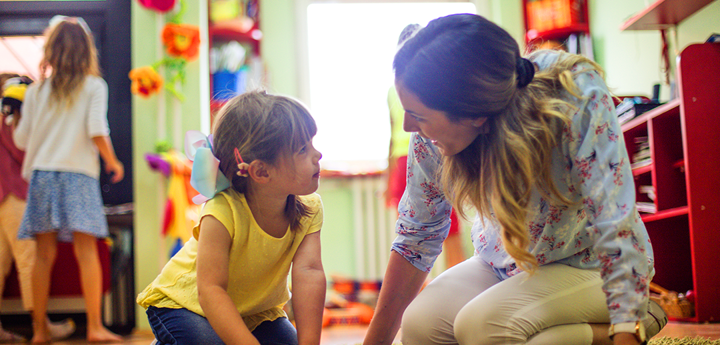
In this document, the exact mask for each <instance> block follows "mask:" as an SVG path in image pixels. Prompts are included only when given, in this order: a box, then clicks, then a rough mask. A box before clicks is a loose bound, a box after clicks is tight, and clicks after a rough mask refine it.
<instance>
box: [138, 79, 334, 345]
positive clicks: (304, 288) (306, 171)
mask: <svg viewBox="0 0 720 345" xmlns="http://www.w3.org/2000/svg"><path fill="white" fill-rule="evenodd" d="M315 132H316V127H315V121H314V120H313V118H312V117H311V116H310V114H309V113H308V111H307V110H306V109H305V108H304V107H303V106H302V105H301V104H300V103H298V102H297V101H295V100H293V99H290V98H287V97H282V96H275V95H268V94H266V93H265V92H257V91H256V92H249V93H245V94H242V95H240V96H237V97H235V98H233V99H232V100H230V101H229V102H228V104H227V105H226V106H224V107H223V109H222V110H221V111H220V113H219V114H218V115H217V118H216V119H215V128H214V130H213V134H212V135H211V138H205V137H204V136H202V135H201V134H200V133H197V132H195V133H197V134H198V135H200V136H202V137H201V138H199V140H193V139H191V138H190V136H191V134H192V133H188V138H186V143H185V151H186V154H188V156H189V157H191V159H193V158H192V156H193V155H194V162H193V172H192V176H191V183H192V185H193V187H195V189H197V190H198V191H199V192H200V193H201V194H202V195H203V196H205V197H207V198H210V200H209V201H207V203H206V204H205V205H204V207H203V210H202V213H201V216H200V222H199V224H198V225H196V226H195V227H194V228H193V237H192V238H191V239H190V240H189V241H188V242H187V243H185V245H184V247H183V248H182V249H181V250H180V251H179V252H178V253H177V254H176V255H175V256H174V257H173V258H172V259H171V260H170V262H168V264H167V265H165V267H164V268H163V270H162V272H161V273H160V275H159V276H158V277H157V278H156V279H155V280H154V281H153V282H152V283H151V284H150V285H149V286H148V287H147V288H145V290H144V291H143V292H141V293H140V295H139V296H138V298H137V301H138V303H139V304H140V305H141V306H143V307H145V308H147V315H148V320H149V322H150V326H151V327H152V329H153V333H154V334H155V337H156V339H157V343H158V344H200V343H202V344H223V343H226V344H319V343H320V333H321V328H322V314H323V304H324V302H325V289H326V278H325V273H324V271H323V266H322V262H321V258H320V228H321V226H322V222H323V212H322V211H323V208H322V202H321V200H320V196H318V195H317V194H314V192H315V191H316V190H317V188H318V179H319V175H320V166H319V160H320V158H321V157H322V155H321V154H320V152H318V151H317V150H316V149H315V148H314V147H313V144H312V138H313V136H314V135H315ZM198 146H200V148H198V149H197V153H196V154H193V153H192V152H191V151H193V150H194V148H195V147H198ZM210 163H214V164H210ZM218 169H219V170H218ZM216 177H217V178H216ZM291 266H292V287H293V301H292V303H293V312H294V315H295V321H296V324H297V331H296V329H295V328H294V327H293V325H292V323H290V321H288V319H287V316H286V314H285V312H284V311H283V309H282V308H283V305H284V304H285V303H287V302H288V301H289V299H290V294H289V290H288V279H287V278H288V274H289V273H290V267H291Z"/></svg>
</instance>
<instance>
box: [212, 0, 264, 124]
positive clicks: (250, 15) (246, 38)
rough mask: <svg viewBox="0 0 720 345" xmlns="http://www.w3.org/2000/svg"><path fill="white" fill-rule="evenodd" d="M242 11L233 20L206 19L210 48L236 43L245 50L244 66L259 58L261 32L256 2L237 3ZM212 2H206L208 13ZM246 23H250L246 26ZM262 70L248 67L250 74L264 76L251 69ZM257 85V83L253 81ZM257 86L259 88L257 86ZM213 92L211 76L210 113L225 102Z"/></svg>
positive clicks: (251, 0) (253, 0)
mask: <svg viewBox="0 0 720 345" xmlns="http://www.w3.org/2000/svg"><path fill="white" fill-rule="evenodd" d="M239 2H240V4H241V6H243V9H242V11H241V12H242V16H241V17H239V18H236V19H233V20H228V21H222V22H213V21H212V20H211V19H208V42H209V44H208V45H209V46H210V47H214V46H215V47H217V46H220V45H222V44H224V43H227V42H230V41H236V42H238V43H240V44H242V45H243V46H244V47H245V48H246V49H247V54H246V61H247V62H246V64H251V61H252V60H253V58H259V57H260V56H261V54H260V42H261V40H262V36H263V34H262V31H260V21H259V5H258V0H243V1H239ZM210 6H212V1H208V9H209V10H208V12H210V11H211V10H210ZM248 23H250V24H249V25H248ZM257 68H262V67H261V66H250V69H251V71H250V73H251V74H255V75H257V74H258V73H259V74H264V72H262V71H253V70H252V69H257ZM255 83H257V81H255ZM257 86H260V84H258V85H257ZM214 95H215V91H214V90H213V75H212V74H211V75H210V108H211V113H212V114H215V112H216V111H217V110H218V109H220V107H222V106H223V104H225V101H226V100H222V99H216V98H215V97H214Z"/></svg>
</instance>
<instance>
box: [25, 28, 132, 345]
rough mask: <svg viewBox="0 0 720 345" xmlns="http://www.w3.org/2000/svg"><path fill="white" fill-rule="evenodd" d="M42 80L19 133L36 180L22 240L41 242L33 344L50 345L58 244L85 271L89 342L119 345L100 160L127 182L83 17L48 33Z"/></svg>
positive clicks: (30, 95)
mask: <svg viewBox="0 0 720 345" xmlns="http://www.w3.org/2000/svg"><path fill="white" fill-rule="evenodd" d="M46 37H47V39H46V43H45V51H44V56H43V59H42V61H41V63H40V70H41V72H42V73H41V75H42V76H46V75H47V74H46V72H47V71H48V68H51V69H52V72H51V73H50V76H49V77H47V78H45V77H42V78H43V79H41V80H40V82H37V83H34V84H32V85H31V86H30V87H29V88H28V90H27V92H26V95H25V102H24V103H23V107H22V118H21V119H20V122H19V123H18V125H17V128H16V129H15V131H14V133H13V139H14V141H15V144H16V145H17V146H18V148H20V149H22V150H24V151H25V160H24V162H23V167H22V174H23V177H24V178H25V179H27V180H29V181H30V185H29V189H28V198H27V208H26V211H25V214H24V216H23V220H22V223H21V225H20V230H19V232H18V238H19V239H30V238H33V237H34V238H35V239H36V240H37V255H36V260H35V267H34V270H33V278H32V283H33V284H32V286H33V301H34V302H33V308H34V310H33V313H32V314H33V332H34V334H33V339H32V341H33V342H35V343H40V342H48V341H50V339H51V337H50V334H49V332H48V327H47V323H46V322H45V320H46V316H47V303H48V293H49V290H50V274H51V270H52V267H53V264H54V261H55V257H56V253H57V241H62V242H72V243H73V246H74V248H75V257H76V258H77V262H78V264H79V267H80V280H81V282H80V284H81V286H82V291H83V295H84V297H85V306H86V310H87V339H88V341H118V340H121V338H120V337H119V336H117V335H116V334H114V333H112V332H110V331H109V330H107V329H106V328H105V326H104V325H103V323H102V315H101V297H102V270H101V267H100V259H99V257H98V251H97V238H100V237H107V236H108V229H107V221H106V219H105V215H104V213H103V209H102V206H103V203H102V198H101V195H100V185H99V182H98V177H99V174H100V160H99V159H98V151H99V152H100V156H101V157H102V158H103V161H104V162H105V170H106V171H107V172H108V173H111V174H113V177H112V179H111V180H112V182H119V181H120V180H122V178H123V174H124V169H123V165H122V163H120V162H119V161H118V159H117V157H116V156H115V151H114V149H113V146H112V143H111V141H110V137H109V136H108V133H109V129H108V123H107V114H106V110H107V97H108V94H107V93H108V88H107V84H106V83H105V81H104V80H103V79H102V78H100V76H99V71H98V62H97V53H96V50H95V45H94V43H93V39H92V34H91V33H90V32H89V30H88V29H87V26H86V25H84V21H82V19H79V18H67V17H65V18H62V19H61V20H60V21H59V23H57V24H54V25H51V26H50V27H49V28H48V33H47V36H46Z"/></svg>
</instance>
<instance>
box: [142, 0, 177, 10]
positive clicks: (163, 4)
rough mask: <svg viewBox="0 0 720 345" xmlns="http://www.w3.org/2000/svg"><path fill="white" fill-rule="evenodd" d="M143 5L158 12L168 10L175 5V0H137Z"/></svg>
mask: <svg viewBox="0 0 720 345" xmlns="http://www.w3.org/2000/svg"><path fill="white" fill-rule="evenodd" d="M138 2H139V3H140V5H143V7H145V8H147V9H149V10H153V11H156V12H160V13H165V12H167V11H170V10H171V9H173V7H175V0H138Z"/></svg>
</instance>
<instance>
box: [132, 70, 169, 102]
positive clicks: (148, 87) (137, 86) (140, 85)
mask: <svg viewBox="0 0 720 345" xmlns="http://www.w3.org/2000/svg"><path fill="white" fill-rule="evenodd" d="M128 76H129V77H130V80H131V81H132V84H131V85H130V91H132V93H133V94H135V95H138V96H140V97H143V98H149V97H150V96H152V95H154V94H156V93H158V92H160V88H162V86H163V78H162V77H161V76H160V74H158V72H157V71H156V70H155V68H153V67H152V66H142V67H138V68H135V69H133V70H131V71H130V73H129V74H128Z"/></svg>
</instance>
